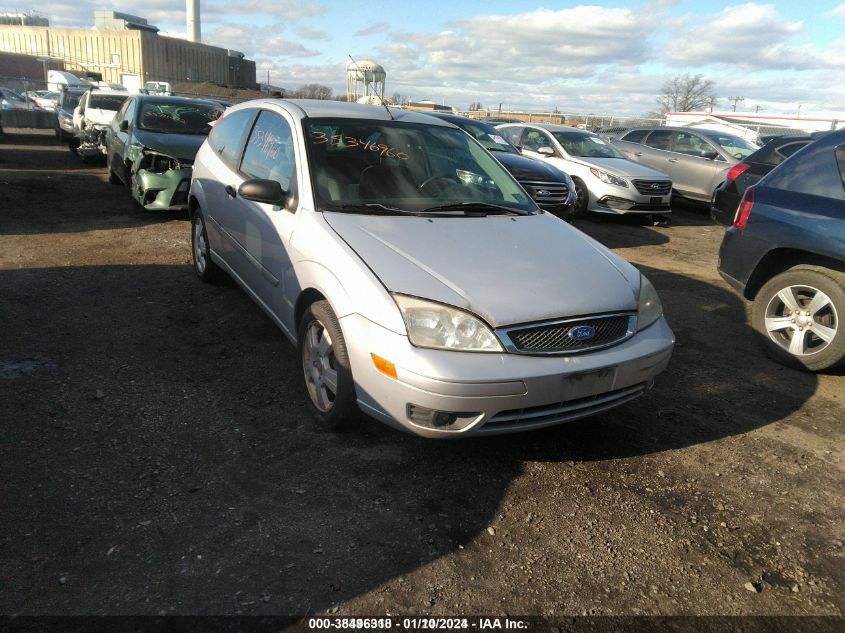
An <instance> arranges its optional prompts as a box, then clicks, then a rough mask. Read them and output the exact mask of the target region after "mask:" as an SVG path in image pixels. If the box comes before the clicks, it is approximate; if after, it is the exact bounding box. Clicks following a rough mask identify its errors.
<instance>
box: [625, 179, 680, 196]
mask: <svg viewBox="0 0 845 633" xmlns="http://www.w3.org/2000/svg"><path fill="white" fill-rule="evenodd" d="M634 186H635V187H636V188H637V191H639V192H640V193H641V194H643V195H644V196H666V195H669V192H670V191H672V181H671V180H635V181H634Z"/></svg>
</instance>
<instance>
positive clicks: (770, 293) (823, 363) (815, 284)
mask: <svg viewBox="0 0 845 633" xmlns="http://www.w3.org/2000/svg"><path fill="white" fill-rule="evenodd" d="M752 324H753V326H754V329H755V330H756V331H757V333H758V334H759V335H760V338H761V339H762V341H763V345H764V346H765V348H766V352H767V353H768V354H769V356H771V357H772V358H774V359H775V360H776V361H778V362H780V363H782V364H784V365H788V366H790V367H795V368H798V369H805V370H809V371H822V370H825V369H830V368H831V367H833V366H835V365H837V364H839V363H841V362H842V361H843V359H845V273H841V272H838V271H835V270H830V269H828V268H824V267H821V266H809V265H802V266H796V267H794V268H791V269H789V270H787V271H786V272H784V273H781V274H780V275H777V276H776V277H773V278H772V279H770V280H769V281H768V282H766V284H765V285H763V287H762V288H761V289H760V292H758V293H757V296H756V297H755V298H754V304H753V306H752Z"/></svg>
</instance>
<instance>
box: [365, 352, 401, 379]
mask: <svg viewBox="0 0 845 633" xmlns="http://www.w3.org/2000/svg"><path fill="white" fill-rule="evenodd" d="M370 356H371V357H372V359H373V365H375V366H376V369H378V370H379V371H380V372H381V373H383V374H384V375H385V376H390V377H391V378H393V379H394V380H396V365H394V364H393V363H391V362H390V361H389V360H385V359H384V358H382V357H381V356H376V355H375V354H370Z"/></svg>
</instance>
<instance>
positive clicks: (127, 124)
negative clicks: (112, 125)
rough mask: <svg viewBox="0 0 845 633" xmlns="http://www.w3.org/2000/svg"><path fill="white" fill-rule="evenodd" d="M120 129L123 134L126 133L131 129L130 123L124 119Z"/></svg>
mask: <svg viewBox="0 0 845 633" xmlns="http://www.w3.org/2000/svg"><path fill="white" fill-rule="evenodd" d="M118 127H120V131H121V132H126V131H127V130H128V129H129V121H127V120H126V119H123V121H121V122H120V125H119V126H118Z"/></svg>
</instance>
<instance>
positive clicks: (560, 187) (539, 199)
mask: <svg viewBox="0 0 845 633" xmlns="http://www.w3.org/2000/svg"><path fill="white" fill-rule="evenodd" d="M519 184H520V185H522V187H523V189H525V191H527V192H528V195H530V196H531V199H532V200H534V202H536V203H537V204H539V205H546V204H563V203H564V202H566V198H567V197H568V196H569V187H567V186H566V183H565V182H539V181H536V180H520V181H519Z"/></svg>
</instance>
